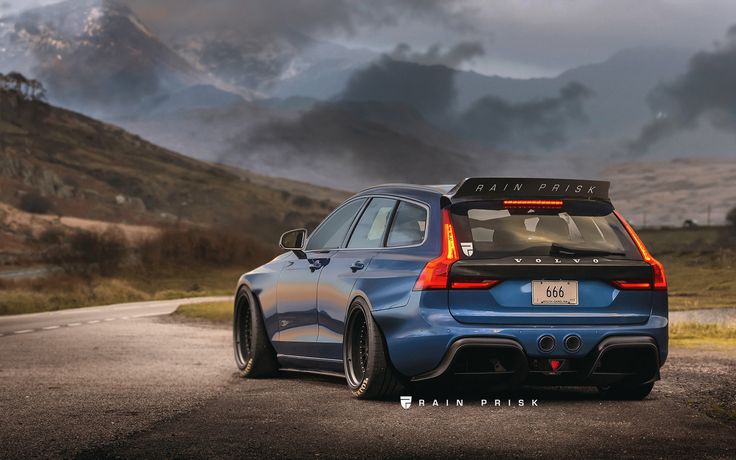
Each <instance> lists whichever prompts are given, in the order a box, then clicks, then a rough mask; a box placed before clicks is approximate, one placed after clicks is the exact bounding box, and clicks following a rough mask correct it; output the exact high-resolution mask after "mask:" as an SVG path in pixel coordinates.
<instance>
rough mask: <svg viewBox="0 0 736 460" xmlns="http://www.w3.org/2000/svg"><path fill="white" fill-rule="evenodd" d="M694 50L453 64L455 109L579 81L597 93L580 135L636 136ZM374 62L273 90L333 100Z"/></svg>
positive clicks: (329, 68) (319, 69) (536, 95)
mask: <svg viewBox="0 0 736 460" xmlns="http://www.w3.org/2000/svg"><path fill="white" fill-rule="evenodd" d="M692 54H693V53H692V51H690V50H683V49H676V48H667V47H640V48H632V49H626V50H622V51H619V52H618V53H616V54H614V55H613V56H611V57H610V58H609V59H606V60H605V61H602V62H599V63H594V64H588V65H583V66H580V67H576V68H573V69H570V70H568V71H566V72H563V73H562V74H560V75H558V76H555V77H550V78H531V79H519V78H507V77H500V76H489V75H483V74H479V73H477V72H473V71H463V70H454V69H452V70H451V71H452V74H453V84H454V93H455V94H454V107H453V109H454V110H456V111H458V112H462V111H465V110H467V109H468V108H470V107H471V106H472V105H473V104H474V103H475V102H477V101H478V100H479V99H481V98H483V97H485V96H494V97H497V98H500V99H502V100H504V101H507V102H509V103H512V104H519V103H525V102H528V101H533V100H536V99H540V98H546V97H553V96H554V95H556V94H557V93H558V92H559V91H560V90H561V89H562V88H563V87H565V86H566V85H568V84H570V83H572V82H577V83H580V84H582V85H584V86H585V87H587V88H589V89H590V90H591V91H592V92H593V96H592V97H591V98H590V100H589V101H587V102H586V104H585V113H586V114H587V115H588V119H589V123H588V124H587V125H585V126H581V127H580V128H579V130H578V131H577V132H576V135H577V137H583V138H591V139H601V138H602V139H606V138H608V139H610V138H620V137H621V136H624V135H628V136H630V135H633V134H635V133H636V131H637V129H638V128H640V127H641V125H642V124H643V123H644V122H646V121H648V120H650V119H651V117H652V114H651V113H650V110H649V107H648V105H647V95H648V93H649V92H650V91H651V90H652V89H653V88H654V87H655V86H657V85H658V84H659V83H661V82H665V81H669V80H672V79H673V78H675V77H676V76H677V75H679V74H681V73H682V72H683V71H684V70H685V69H686V67H687V62H688V60H689V58H690V57H691V56H692ZM374 59H375V58H374ZM370 62H371V61H370V60H362V59H355V61H354V64H355V65H353V66H344V65H342V64H340V65H332V63H331V62H330V61H328V60H326V61H323V62H322V63H321V64H319V65H314V66H313V67H312V68H310V69H307V70H305V71H303V72H301V73H299V74H296V75H295V76H294V77H292V78H289V79H284V80H281V81H279V82H277V83H276V84H275V85H274V86H273V87H272V88H271V90H270V93H269V94H271V95H272V96H274V97H281V98H288V97H294V96H301V97H307V98H315V99H321V100H330V99H333V98H335V97H338V96H339V95H340V94H341V93H342V92H343V91H344V90H345V88H346V86H347V84H348V82H349V81H350V79H351V77H353V76H354V74H355V72H356V70H360V69H364V68H365V66H367V65H369V63H370ZM417 66H418V65H417ZM423 67H424V68H423V69H422V67H419V66H418V67H417V69H418V70H417V72H416V74H417V76H416V81H417V82H419V81H421V80H422V78H421V72H422V71H423V72H424V73H425V74H426V75H427V78H430V77H431V74H432V73H436V72H437V66H423Z"/></svg>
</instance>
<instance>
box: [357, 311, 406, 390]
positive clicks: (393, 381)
mask: <svg viewBox="0 0 736 460" xmlns="http://www.w3.org/2000/svg"><path fill="white" fill-rule="evenodd" d="M347 318H348V319H347V321H346V323H345V338H344V340H343V362H344V365H345V377H346V379H347V382H348V387H349V388H350V391H351V392H352V394H353V396H355V397H356V398H358V399H384V398H387V397H389V396H392V395H395V394H397V393H398V392H399V391H400V390H401V389H402V388H403V387H404V385H403V380H404V379H403V378H402V377H401V376H400V375H399V374H398V373H397V372H396V370H395V369H394V368H393V366H392V365H391V362H390V361H389V358H388V353H387V349H386V343H385V341H384V339H383V334H381V331H380V330H379V329H378V325H377V324H376V322H375V321H374V320H373V315H371V311H370V309H369V308H368V306H367V305H366V303H365V302H364V301H363V300H362V299H356V300H355V301H353V303H352V305H351V306H350V310H349V311H348V316H347Z"/></svg>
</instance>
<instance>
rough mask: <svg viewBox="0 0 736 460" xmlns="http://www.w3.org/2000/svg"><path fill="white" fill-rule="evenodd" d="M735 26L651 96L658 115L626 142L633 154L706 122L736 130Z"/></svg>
mask: <svg viewBox="0 0 736 460" xmlns="http://www.w3.org/2000/svg"><path fill="white" fill-rule="evenodd" d="M734 82H736V26H733V27H731V28H730V29H729V30H728V32H727V34H726V41H725V42H724V43H721V44H717V45H716V47H715V49H714V50H712V51H701V52H699V53H697V54H695V55H694V56H693V57H692V58H691V59H690V63H689V65H688V70H687V72H685V73H684V74H683V75H681V76H679V77H678V78H676V79H675V80H674V81H673V82H671V83H667V84H661V85H659V86H658V87H657V88H655V89H654V90H653V91H652V92H651V93H650V95H649V104H650V107H651V108H652V111H653V112H654V113H656V118H655V119H654V120H653V121H651V122H650V123H648V124H646V125H645V126H644V127H642V129H641V132H640V133H639V136H638V137H637V138H636V139H635V140H633V141H631V142H629V143H628V144H627V148H628V150H629V152H630V153H645V152H647V151H649V150H650V149H651V148H652V147H653V146H654V145H655V144H656V143H658V142H659V141H661V140H663V139H665V138H667V137H669V136H671V135H673V134H675V133H677V132H680V131H683V130H692V129H696V128H697V127H698V125H699V124H700V123H702V122H703V121H707V122H710V123H711V124H712V125H713V126H714V127H716V128H719V129H723V130H728V131H734V132H736V110H735V109H734V108H735V107H736V84H735V83H734Z"/></svg>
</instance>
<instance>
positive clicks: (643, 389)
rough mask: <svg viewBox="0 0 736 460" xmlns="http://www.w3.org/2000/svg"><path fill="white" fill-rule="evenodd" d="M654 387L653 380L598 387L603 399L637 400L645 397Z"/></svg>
mask: <svg viewBox="0 0 736 460" xmlns="http://www.w3.org/2000/svg"><path fill="white" fill-rule="evenodd" d="M652 388H654V382H651V383H645V384H644V385H611V386H606V387H598V391H600V393H601V396H603V398H604V399H614V400H628V401H639V400H642V399H644V398H646V397H647V395H649V393H650V392H651V391H652Z"/></svg>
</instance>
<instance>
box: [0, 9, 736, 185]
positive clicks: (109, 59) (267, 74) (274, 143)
mask: <svg viewBox="0 0 736 460" xmlns="http://www.w3.org/2000/svg"><path fill="white" fill-rule="evenodd" d="M159 3H160V2H159ZM164 3H165V2H164ZM379 3H380V4H381V5H382V6H381V7H382V8H383V7H385V8H395V7H394V6H390V5H389V4H386V5H383V2H379ZM409 3H411V2H409ZM129 5H132V6H133V9H131V7H130V6H129ZM155 5H157V3H156V2H153V3H146V2H135V1H128V2H119V1H116V0H67V1H63V2H59V3H55V4H51V5H47V6H42V7H38V8H34V9H31V10H27V11H24V12H21V13H17V14H14V15H12V16H8V17H5V18H2V19H0V72H6V73H7V72H9V71H11V70H19V71H22V72H24V73H26V74H28V75H29V76H33V77H35V78H37V79H39V80H41V81H42V82H44V84H45V85H46V86H47V88H48V94H49V98H50V101H51V102H52V103H55V104H58V105H62V106H64V107H67V108H71V109H73V110H77V111H80V112H83V113H86V114H90V115H93V116H95V117H98V118H102V119H104V120H106V121H111V122H114V123H116V124H118V125H121V126H123V127H125V128H126V129H128V130H131V131H133V132H135V133H137V134H140V135H141V136H143V137H144V138H146V139H148V140H151V141H153V142H155V143H157V144H160V145H162V146H164V147H167V148H171V149H174V150H176V151H179V152H181V153H184V154H186V155H190V156H192V157H195V158H199V159H206V160H214V161H221V162H225V163H228V164H233V165H236V166H240V167H243V168H246V169H250V170H253V171H255V172H259V173H266V174H271V175H279V176H286V177H290V178H295V179H301V180H307V181H311V182H315V183H319V184H322V185H328V186H333V187H342V188H349V189H355V188H359V187H361V186H363V185H368V184H373V183H375V182H381V181H399V180H404V181H418V182H447V181H449V182H453V181H455V180H457V178H458V177H461V176H464V175H470V174H494V175H500V174H512V173H525V174H533V175H550V174H555V175H563V176H578V175H592V176H595V175H598V174H599V173H600V172H601V171H602V170H603V169H604V167H605V166H606V165H607V164H609V163H611V162H615V161H623V160H631V159H637V158H640V157H641V158H646V159H655V160H656V159H668V158H675V157H682V156H686V157H710V156H720V157H733V155H734V151H733V147H734V130H733V123H732V120H731V118H728V117H727V116H725V115H724V114H725V113H726V112H727V109H726V106H718V105H717V104H710V105H706V106H704V107H702V108H700V109H698V110H699V112H698V113H697V114H695V115H694V116H693V117H691V118H687V119H685V118H683V116H681V113H682V111H681V110H680V109H679V108H682V107H691V106H692V104H690V105H685V103H684V102H682V103H680V105H679V106H678V105H677V104H674V103H672V102H671V101H678V99H677V98H675V97H671V98H670V99H666V98H665V99H666V100H665V103H664V104H663V103H662V98H661V97H659V98H658V96H657V95H662V94H667V95H679V94H682V93H683V91H684V90H682V88H690V87H691V86H693V85H694V84H691V83H689V82H691V81H701V80H702V79H701V80H698V77H699V76H701V75H702V72H701V71H700V70H699V69H700V68H702V67H703V66H704V65H708V64H709V63H710V65H711V66H713V65H715V64H713V63H714V62H720V61H723V62H726V63H728V65H730V66H731V67H728V66H726V68H733V67H736V56H734V53H733V52H732V50H733V49H734V45H733V43H734V42H733V35H732V34H729V35H727V42H726V43H725V44H722V45H719V46H718V47H717V48H716V49H715V50H712V51H709V50H705V51H701V52H700V54H697V55H695V51H696V50H688V49H679V48H674V47H638V48H631V49H625V50H622V51H619V52H617V53H616V54H614V55H613V56H610V57H606V56H602V57H601V61H600V62H597V63H590V64H586V65H581V66H579V67H575V68H571V69H570V70H567V71H565V72H563V73H561V74H559V75H557V76H555V77H549V78H532V79H516V78H507V77H501V76H490V75H483V74H480V73H478V72H474V71H468V70H462V68H463V67H464V66H463V64H464V63H465V62H471V61H472V60H473V59H476V58H478V57H479V56H482V55H484V54H485V53H487V52H488V51H489V46H492V44H491V45H489V44H488V43H485V42H479V41H473V40H467V41H463V42H458V43H436V44H434V45H431V46H429V47H427V48H424V49H422V48H414V47H411V46H410V45H408V44H404V43H397V44H396V46H395V48H394V49H393V50H389V51H387V52H386V53H383V54H379V53H376V52H374V51H370V50H366V49H360V48H358V49H353V48H349V47H346V46H343V45H340V44H337V43H331V42H328V41H324V40H316V39H313V38H311V37H310V36H308V35H307V34H305V33H303V32H302V31H296V30H291V29H290V28H289V22H288V21H285V22H284V24H282V26H283V27H281V28H274V29H273V30H270V29H269V30H266V29H259V28H258V27H257V25H255V22H254V23H253V24H252V25H251V27H252V30H250V31H249V30H248V29H247V28H241V29H237V28H234V27H230V28H228V27H221V28H212V26H211V24H209V23H207V22H196V21H195V22H194V23H193V27H192V31H191V32H190V33H181V32H180V33H168V32H167V31H168V29H166V27H162V26H161V24H165V20H166V17H165V16H161V15H159V16H156V15H155V14H153V13H152V12H151V11H153V8H154V6H155ZM410 6H411V5H409V4H407V5H404V8H409V7H410ZM138 8H147V10H146V14H147V17H151V18H157V19H156V20H157V27H155V30H161V31H162V35H160V36H159V35H158V34H157V33H156V32H154V31H153V30H154V28H151V27H149V25H148V24H146V23H144V21H143V20H141V19H140V17H139V16H138V15H137V14H136V12H135V9H138ZM156 11H158V10H156ZM402 11H403V13H402V12H401V11H398V10H396V11H395V12H396V14H404V13H405V10H402ZM179 19H181V18H179ZM172 20H173V19H172ZM305 20H306V19H305ZM336 20H337V19H336ZM372 20H378V19H377V18H374V19H372ZM195 26H196V27H195ZM208 27H209V28H208ZM320 27H324V25H320ZM332 27H348V25H347V23H345V24H342V23H340V22H337V23H335V24H333V25H332ZM177 30H179V29H177ZM694 55H695V57H693V56H694ZM729 75H730V74H729ZM707 81H708V80H707V77H706V82H707ZM731 81H733V80H731ZM724 84H725V85H727V83H724ZM684 100H686V99H683V98H680V101H684ZM667 101H670V102H667ZM726 105H727V104H726ZM670 109H671V110H674V112H671V113H670V112H668V110H670ZM678 110H680V111H679V112H678ZM673 117H674V118H673ZM678 117H679V118H678ZM658 120H659V121H658ZM662 120H674V121H673V122H671V123H669V122H668V124H666V127H667V135H666V136H664V135H662V136H657V137H656V138H655V139H654V140H653V141H652V142H647V143H646V144H642V142H641V139H642V136H643V135H646V133H648V132H649V131H647V130H650V131H651V130H652V129H655V130H656V129H657V127H658V126H659V125H662V124H663V123H664V122H663V121H662ZM673 123H674V124H673Z"/></svg>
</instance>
